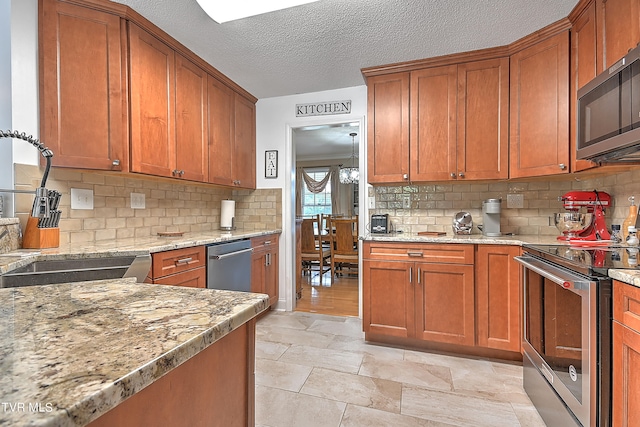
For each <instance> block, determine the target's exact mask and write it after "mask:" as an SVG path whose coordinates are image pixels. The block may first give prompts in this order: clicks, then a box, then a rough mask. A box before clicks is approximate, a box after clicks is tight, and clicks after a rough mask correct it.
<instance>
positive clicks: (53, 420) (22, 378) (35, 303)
mask: <svg viewBox="0 0 640 427" xmlns="http://www.w3.org/2000/svg"><path fill="white" fill-rule="evenodd" d="M268 304H269V298H268V296H267V295H262V294H254V293H245V292H232V291H222V290H213V289H194V288H183V287H178V286H158V285H149V284H138V283H135V280H134V279H118V280H102V281H92V282H80V283H69V284H58V285H48V286H31V287H23V288H8V289H0V372H2V375H1V376H0V396H1V398H0V426H5V425H6V426H14V425H20V426H81V425H85V424H87V423H88V422H90V421H92V420H94V419H96V418H98V417H99V416H100V415H101V414H103V413H106V412H107V411H109V410H110V409H112V408H113V407H115V406H117V405H118V404H119V403H121V402H122V401H124V400H125V399H126V398H127V397H129V396H132V395H133V394H135V393H137V392H138V391H140V390H141V389H143V388H144V387H146V386H147V385H149V384H151V383H153V382H154V381H155V380H157V379H158V378H160V377H161V376H162V375H164V374H165V373H167V372H168V371H170V370H172V369H174V368H175V367H177V366H178V365H180V364H181V363H183V362H185V361H186V360H187V359H189V358H191V357H192V356H194V355H196V354H197V353H199V352H200V351H202V350H204V349H205V348H206V347H208V346H209V345H211V344H213V343H214V342H216V341H218V340H219V339H221V338H222V337H224V336H225V335H227V334H229V333H230V332H231V331H233V330H235V329H236V328H238V327H240V326H241V325H243V324H244V323H246V322H247V321H249V320H250V319H252V318H254V317H256V316H257V315H258V314H259V313H261V312H262V311H264V310H266V309H267V307H268Z"/></svg>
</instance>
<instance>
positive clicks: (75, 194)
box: [71, 188, 93, 210]
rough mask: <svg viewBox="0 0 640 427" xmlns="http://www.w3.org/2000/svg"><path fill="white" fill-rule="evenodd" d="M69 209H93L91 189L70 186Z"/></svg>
mask: <svg viewBox="0 0 640 427" xmlns="http://www.w3.org/2000/svg"><path fill="white" fill-rule="evenodd" d="M71 209H79V210H91V209H93V190H86V189H84V188H72V189H71Z"/></svg>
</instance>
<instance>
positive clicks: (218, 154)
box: [207, 76, 233, 185]
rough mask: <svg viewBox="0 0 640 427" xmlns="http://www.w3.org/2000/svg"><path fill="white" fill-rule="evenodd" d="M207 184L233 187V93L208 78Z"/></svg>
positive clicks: (217, 81)
mask: <svg viewBox="0 0 640 427" xmlns="http://www.w3.org/2000/svg"><path fill="white" fill-rule="evenodd" d="M207 89H208V91H207V97H208V100H209V102H208V104H209V108H208V110H209V182H211V183H213V184H220V185H233V178H232V176H233V164H232V159H233V91H232V90H231V89H230V88H229V87H228V86H226V85H224V84H223V83H221V82H220V81H219V80H217V79H215V78H213V77H211V76H209V78H208V87H207Z"/></svg>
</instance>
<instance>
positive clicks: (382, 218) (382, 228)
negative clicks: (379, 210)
mask: <svg viewBox="0 0 640 427" xmlns="http://www.w3.org/2000/svg"><path fill="white" fill-rule="evenodd" d="M371 232H372V233H381V234H386V233H388V232H389V214H373V215H371Z"/></svg>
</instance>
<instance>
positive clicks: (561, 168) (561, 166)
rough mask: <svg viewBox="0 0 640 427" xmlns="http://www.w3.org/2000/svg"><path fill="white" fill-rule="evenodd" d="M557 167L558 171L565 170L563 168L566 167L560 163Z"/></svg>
mask: <svg viewBox="0 0 640 427" xmlns="http://www.w3.org/2000/svg"><path fill="white" fill-rule="evenodd" d="M558 167H559V168H560V170H565V168H566V167H567V165H565V164H564V163H560V164H559V165H558Z"/></svg>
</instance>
